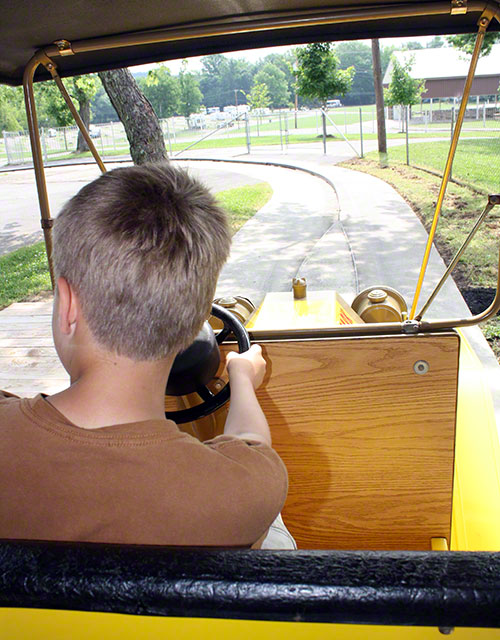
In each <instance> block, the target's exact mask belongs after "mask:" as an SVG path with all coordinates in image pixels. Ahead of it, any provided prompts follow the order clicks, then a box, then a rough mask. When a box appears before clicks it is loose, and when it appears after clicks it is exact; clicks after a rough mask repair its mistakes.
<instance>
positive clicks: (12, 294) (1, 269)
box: [0, 242, 51, 309]
mask: <svg viewBox="0 0 500 640" xmlns="http://www.w3.org/2000/svg"><path fill="white" fill-rule="evenodd" d="M0 273H1V274H2V284H1V285H0V309H3V308H4V307H6V306H7V305H9V304H11V303H12V302H19V301H20V300H24V299H25V298H27V297H29V296H32V295H34V294H35V293H39V292H40V291H45V290H47V289H50V288H51V285H50V275H49V267H48V264H47V256H46V253H45V243H44V242H37V243H36V244H34V245H31V246H29V247H23V248H22V249H17V251H12V252H11V253H7V254H5V255H3V256H0Z"/></svg>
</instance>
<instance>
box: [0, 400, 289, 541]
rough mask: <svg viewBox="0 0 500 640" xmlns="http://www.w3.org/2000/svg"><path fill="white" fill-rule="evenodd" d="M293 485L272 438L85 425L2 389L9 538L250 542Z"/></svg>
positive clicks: (0, 450)
mask: <svg viewBox="0 0 500 640" xmlns="http://www.w3.org/2000/svg"><path fill="white" fill-rule="evenodd" d="M286 493H287V473H286V469H285V466H284V465H283V463H282V461H281V459H280V458H279V456H278V454H277V453H276V452H275V451H274V450H273V449H272V448H271V447H268V446H267V445H264V444H259V443H252V442H250V441H243V440H240V439H238V438H235V437H232V436H218V437H216V438H214V439H213V440H210V441H207V442H205V443H200V442H199V441H198V440H196V439H195V438H193V437H191V436H190V435H187V434H185V433H182V432H181V431H179V429H178V428H177V426H176V425H175V423H173V422H171V421H163V420H157V421H154V420H150V421H147V422H137V423H130V424H121V425H116V426H112V427H103V428H101V429H93V430H90V429H81V428H79V427H77V426H75V425H73V424H72V423H70V422H69V421H68V420H67V419H66V418H65V417H64V416H63V415H62V414H61V413H60V412H59V411H57V409H55V408H54V407H52V405H51V404H50V403H49V402H47V401H46V400H45V399H44V398H43V397H42V396H41V395H38V396H36V397H35V398H33V399H19V398H16V397H13V396H9V394H5V393H2V392H0V538H18V539H32V540H33V539H38V540H78V541H89V542H116V543H132V544H133V543H136V544H162V545H210V546H250V545H251V544H253V543H254V542H255V541H256V540H257V539H258V538H260V537H261V535H262V534H263V533H264V532H265V531H266V530H267V528H268V527H269V525H270V524H271V522H272V521H273V520H274V518H275V517H276V516H277V514H278V512H279V511H280V510H281V508H282V506H283V503H284V501H285V498H286Z"/></svg>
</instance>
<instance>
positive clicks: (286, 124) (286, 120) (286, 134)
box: [283, 111, 288, 151]
mask: <svg viewBox="0 0 500 640" xmlns="http://www.w3.org/2000/svg"><path fill="white" fill-rule="evenodd" d="M283 119H284V121H285V146H286V150H287V151H288V112H287V111H285V114H284V116H283Z"/></svg>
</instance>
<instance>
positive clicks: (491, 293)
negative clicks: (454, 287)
mask: <svg viewBox="0 0 500 640" xmlns="http://www.w3.org/2000/svg"><path fill="white" fill-rule="evenodd" d="M461 294H462V295H463V297H464V299H465V302H466V303H467V306H468V307H469V309H470V310H471V313H472V314H473V315H476V314H478V313H481V311H484V310H485V309H486V308H487V307H489V306H490V304H491V303H492V302H493V298H494V297H495V289H493V288H492V287H475V288H471V289H462V290H461Z"/></svg>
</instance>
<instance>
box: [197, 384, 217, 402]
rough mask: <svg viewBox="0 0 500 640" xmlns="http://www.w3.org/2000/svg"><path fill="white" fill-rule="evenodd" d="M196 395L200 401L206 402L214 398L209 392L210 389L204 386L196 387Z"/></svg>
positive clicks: (213, 394)
mask: <svg viewBox="0 0 500 640" xmlns="http://www.w3.org/2000/svg"><path fill="white" fill-rule="evenodd" d="M196 393H197V394H198V395H199V396H200V398H201V399H202V400H206V401H207V402H208V401H209V400H212V398H215V393H213V392H212V391H210V389H209V388H208V387H206V386H205V387H198V389H196Z"/></svg>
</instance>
